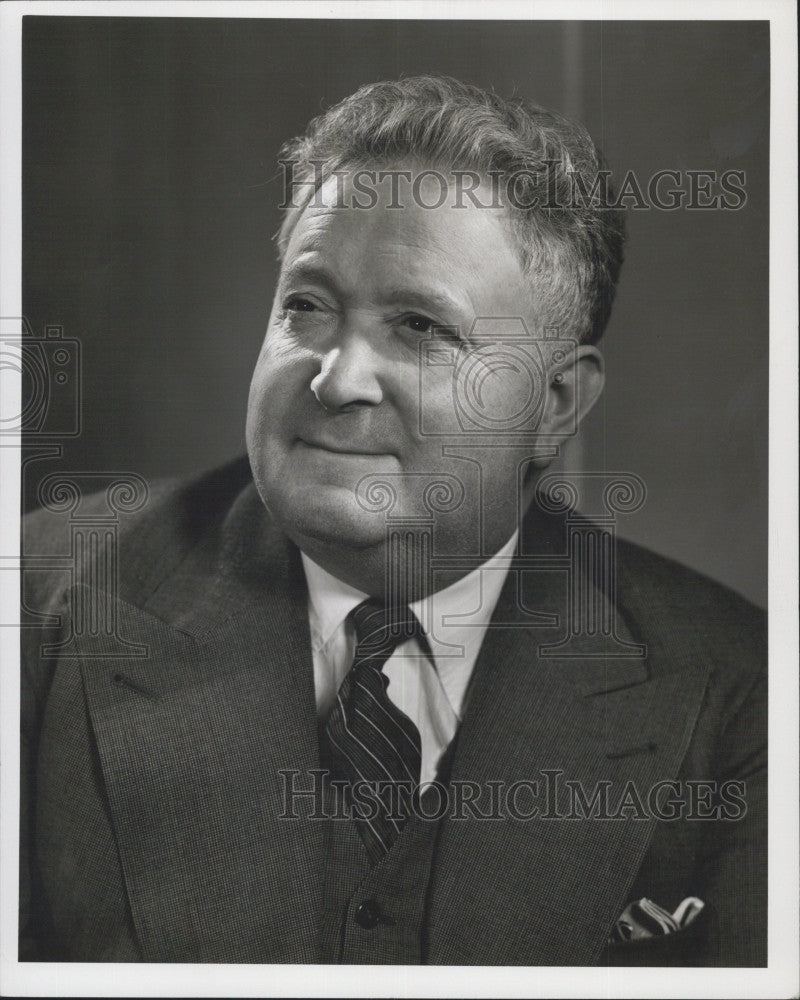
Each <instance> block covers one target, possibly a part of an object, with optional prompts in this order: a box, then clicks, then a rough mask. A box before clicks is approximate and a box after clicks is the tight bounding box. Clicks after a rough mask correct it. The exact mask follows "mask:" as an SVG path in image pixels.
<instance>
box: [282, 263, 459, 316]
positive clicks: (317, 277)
mask: <svg viewBox="0 0 800 1000" xmlns="http://www.w3.org/2000/svg"><path fill="white" fill-rule="evenodd" d="M290 281H309V282H312V283H313V284H316V285H322V286H324V287H325V288H327V289H329V290H330V291H333V292H336V291H338V290H339V283H338V282H337V280H336V278H335V276H334V275H333V273H332V272H331V271H329V270H328V268H326V267H325V266H324V265H320V264H311V263H303V262H302V261H297V262H296V263H294V264H290V265H289V266H288V267H287V268H286V269H285V270H284V271H283V273H282V275H281V278H280V283H281V285H286V284H287V283H288V282H290ZM381 299H382V301H384V302H385V303H386V304H387V305H391V306H400V305H405V306H415V307H416V308H418V309H434V310H441V311H443V312H448V313H452V312H456V313H464V312H468V310H469V306H468V304H467V303H466V302H459V300H458V299H456V298H455V297H454V296H453V295H451V294H450V293H449V292H447V291H445V290H444V289H436V288H429V287H427V286H425V285H408V286H400V285H396V286H394V287H393V288H390V289H389V290H388V291H387V292H385V293H384V294H383V295H382V296H381Z"/></svg>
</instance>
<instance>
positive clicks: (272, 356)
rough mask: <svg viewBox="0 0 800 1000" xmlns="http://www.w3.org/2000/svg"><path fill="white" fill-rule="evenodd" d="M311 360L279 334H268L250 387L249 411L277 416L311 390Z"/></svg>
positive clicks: (312, 368) (273, 332)
mask: <svg viewBox="0 0 800 1000" xmlns="http://www.w3.org/2000/svg"><path fill="white" fill-rule="evenodd" d="M315 364H316V363H315V361H314V358H313V356H312V355H311V354H310V353H309V352H308V351H306V350H303V349H301V348H300V347H299V346H298V344H297V343H296V341H295V340H293V339H292V338H291V337H288V336H286V334H285V333H284V332H283V331H282V330H280V329H275V330H270V331H269V333H268V334H267V336H266V339H265V340H264V345H263V347H262V348H261V353H260V354H259V356H258V361H257V362H256V366H255V369H254V371H253V378H252V381H251V383H250V396H249V401H248V419H249V414H250V411H252V410H253V409H258V410H259V411H261V412H262V414H280V413H283V412H285V411H286V409H287V408H288V407H289V404H290V403H292V402H293V401H295V400H297V398H298V397H299V396H300V395H302V394H303V393H304V392H305V391H306V390H307V389H308V387H309V386H310V383H311V380H312V379H313V378H314V374H315V372H316V367H315Z"/></svg>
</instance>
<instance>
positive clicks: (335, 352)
mask: <svg viewBox="0 0 800 1000" xmlns="http://www.w3.org/2000/svg"><path fill="white" fill-rule="evenodd" d="M380 365H381V358H380V355H379V354H378V352H377V350H376V347H375V343H374V331H373V337H370V335H369V332H367V331H364V330H359V329H355V328H350V329H347V330H342V331H340V333H339V335H338V336H337V337H336V341H335V343H334V344H332V345H331V347H330V349H329V350H328V351H327V352H326V354H325V355H324V356H323V358H322V363H321V366H320V370H319V372H318V374H317V375H315V376H314V378H313V379H312V380H311V391H312V392H313V393H314V395H315V396H316V397H317V400H318V402H319V403H320V404H321V405H322V406H323V407H324V408H325V409H326V410H331V411H342V410H348V409H352V408H353V407H357V406H377V405H378V404H379V403H381V402H382V400H383V389H382V387H381V381H380V377H379V375H380Z"/></svg>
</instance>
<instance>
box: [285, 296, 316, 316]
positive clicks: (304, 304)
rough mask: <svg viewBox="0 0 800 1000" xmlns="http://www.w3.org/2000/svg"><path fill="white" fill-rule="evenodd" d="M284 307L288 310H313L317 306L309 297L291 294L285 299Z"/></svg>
mask: <svg viewBox="0 0 800 1000" xmlns="http://www.w3.org/2000/svg"><path fill="white" fill-rule="evenodd" d="M285 308H286V309H288V310H289V312H313V311H314V310H315V309H316V308H317V307H316V306H315V305H314V303H313V302H312V301H311V299H306V298H303V296H302V295H292V297H291V298H289V299H287V300H286V306H285Z"/></svg>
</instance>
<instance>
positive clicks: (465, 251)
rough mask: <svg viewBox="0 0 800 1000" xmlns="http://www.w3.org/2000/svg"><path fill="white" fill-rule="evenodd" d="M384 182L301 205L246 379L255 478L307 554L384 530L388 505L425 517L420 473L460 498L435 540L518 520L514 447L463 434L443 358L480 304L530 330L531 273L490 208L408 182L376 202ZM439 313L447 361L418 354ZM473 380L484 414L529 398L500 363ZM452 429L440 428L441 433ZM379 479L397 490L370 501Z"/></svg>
mask: <svg viewBox="0 0 800 1000" xmlns="http://www.w3.org/2000/svg"><path fill="white" fill-rule="evenodd" d="M436 190H437V191H438V186H437V189H436ZM423 191H424V188H423ZM389 195H390V193H389V191H388V190H386V191H381V197H380V200H379V202H378V204H377V205H376V206H375V207H374V208H373V209H370V210H362V209H358V208H354V207H352V203H351V202H350V200H349V199H348V198H347V197H346V198H345V199H344V204H345V205H346V206H348V207H335V204H336V193H335V189H334V188H333V187H332V185H328V186H327V187H326V188H323V200H324V201H325V203H326V205H327V206H330V207H314V206H313V205H310V206H309V207H307V208H306V209H305V211H304V212H303V214H302V215H301V217H300V219H299V221H298V223H297V225H296V228H295V229H294V231H293V233H292V236H291V239H290V242H289V245H288V247H287V250H286V254H285V258H284V261H283V266H282V268H281V274H280V280H279V285H278V289H277V293H276V296H275V301H274V304H273V308H272V315H271V317H270V321H269V328H268V331H267V335H266V338H265V341H264V346H263V348H262V351H261V355H260V357H259V359H258V363H257V366H256V369H255V373H254V376H253V382H252V386H251V391H250V400H249V409H248V420H247V439H248V450H249V453H250V459H251V464H252V467H253V471H254V475H255V481H256V484H257V486H258V489H259V492H260V494H261V496H262V498H263V500H264V502H265V503H266V505H267V507H268V508H269V509H270V511H271V512H272V513H273V515H274V516H275V518H276V519H277V520H278V522H279V523H280V524H281V525H282V526H283V527H284V529H285V530H286V531H287V532H288V534H289V535H290V536H291V537H292V538H293V539H294V540H295V541H296V542H298V544H300V545H301V547H302V548H304V549H305V550H306V551H309V553H310V554H312V556H313V555H314V554H315V553H317V552H318V551H319V546H320V545H326V544H329V545H334V546H336V545H339V546H348V547H350V548H355V549H363V548H367V547H371V546H375V545H377V544H379V543H380V542H382V540H383V539H384V537H385V524H386V521H385V519H386V516H387V513H389V514H390V515H391V517H392V518H397V517H411V518H413V517H419V516H423V517H424V516H429V515H428V513H427V512H428V507H426V505H425V503H424V502H423V494H424V492H425V488H426V487H427V486H428V485H429V484H430V483H431V482H432V481H433V480H434V479H435V478H436V475H437V474H446V475H449V476H450V477H455V480H454V479H450V480H448V482H449V483H450V484H451V485H452V484H453V482H454V481H455V482H457V483H460V484H462V485H463V487H464V499H463V502H461V503H460V505H457V507H456V509H455V510H451V511H449V512H447V513H438V514H437V515H436V517H437V521H436V538H435V544H436V550H437V552H440V553H448V552H458V551H465V552H467V551H469V552H473V553H474V552H476V545H478V544H480V545H481V546H482V547H483V548H484V550H486V547H487V546H488V547H489V548H494V549H496V548H499V547H500V546H501V545H502V544H503V542H504V541H505V540H506V539H507V538H508V537H509V535H510V534H511V532H512V531H513V528H514V523H513V520H514V513H515V511H516V497H517V492H518V459H519V451H518V450H513V449H512V450H509V449H507V448H500V447H496V446H495V447H493V446H491V445H490V446H487V445H489V439H487V438H486V437H485V436H483V437H481V436H480V434H479V435H478V436H470V437H469V438H467V437H465V436H464V434H463V433H462V434H459V433H458V422H457V416H456V413H455V406H454V391H453V389H454V380H453V373H454V370H455V368H454V364H453V363H448V359H449V360H450V361H452V362H455V359H456V358H459V357H461V358H463V357H465V353H464V352H469V351H471V350H474V349H473V348H471V347H470V346H469V344H468V340H467V338H468V337H469V335H470V332H471V330H472V328H473V324H474V322H475V320H476V318H479V317H481V318H485V317H523V318H524V319H525V321H526V323H527V325H528V328H529V329H531V330H533V329H534V328H535V316H533V315H532V314H531V304H530V301H529V293H528V283H527V281H526V279H525V276H524V274H523V272H522V268H521V265H520V262H519V259H518V256H517V252H516V249H515V247H514V245H513V243H512V238H511V235H510V233H509V231H508V228H507V221H506V219H505V217H504V215H503V213H502V212H501V210H496V209H491V210H490V209H484V208H480V207H478V206H475V205H474V204H469V203H467V205H466V206H465V207H462V208H459V209H454V208H453V207H452V204H453V202H452V199H448V201H447V202H446V203H445V204H444V205H443V206H442V207H441V208H439V209H435V210H431V209H427V208H425V207H423V206H422V205H420V204H417V203H414V202H413V200H412V199H411V198H410V197H408V198H406V199H405V204H404V207H403V208H402V209H397V208H387V204H388V202H389V200H390V197H389ZM434 199H435V195H434ZM434 199H431V198H429V197H428V196H425V199H424V200H426V201H428V203H430V202H431V201H432V200H434ZM490 200H491V195H490V194H486V195H482V196H481V201H482V202H483V203H488V202H489V201H490ZM436 327H444V328H448V329H447V330H442V331H441V332H438V333H437V334H436V336H437V337H438V338H440V342H441V348H442V351H441V354H440V357H439V360H444V361H445V363H444V364H440V365H434V366H429V365H427V364H426V362H425V361H424V360H422V361H421V352H420V343H421V341H423V340H426V339H430V337H431V334H432V333H433V332H434V330H435V328H436ZM456 330H457V331H458V333H456V332H454V331H456ZM421 365H422V366H423V367H425V371H424V372H423V373H422V374H423V375H424V378H423V379H422V382H423V383H424V390H423V391H422V398H421V372H420V368H421ZM478 367H482V363H479V365H478ZM474 376H475V372H474V370H473V377H474ZM478 381H479V383H480V386H479V390H480V403H481V407H482V409H483V412H484V413H488V414H489V415H491V413H492V412H493V411H496V412H497V413H498V414H508V413H509V412H520V411H524V408H525V406H526V405H528V402H529V401H528V400H526V399H525V398H524V397H525V396H526V395H527V396H529V395H530V384H529V383H528V382H527V381H526V380H525V379H522V380H520V379H519V378H518V377H512V375H511V374H510V373H509V371H508V370H507V369H506V368H503V367H500V368H499V369H498V370H492V368H491V365H489V366H485V371H484V372H483V375H482V376H481V377H480V378H479V380H478ZM476 384H477V383H476ZM514 394H518V395H519V397H520V398H519V399H518V400H515V399H513V396H514ZM510 397H512V398H510ZM448 428H450V429H453V433H452V436H451V437H449V438H448V437H442V436H441V435H440V434H439V433H438V431H439V430H441V429H448ZM431 431H432V432H433V433H431ZM459 443H460V444H461V447H460V448H458V447H457V448H455V449H454V451H455V452H457V453H458V454H457V455H456V454H453V453H451V451H450V449H449V448H448V446H453V445H458V444H459ZM365 477H367V478H365ZM378 481H384V482H386V483H387V484H389V486H390V489H392V490H393V491H394V492H395V493H396V501H395V502H394V505H393V507H392V508H391V510H390V511H387V510H386V509H385V505H383V507H384V509H380V510H376V506H377V507H379V508H380V507H381V506H382V505H381V504H380V503H378V504H377V505H376V504H374V503H373V502H372V501H374V500H375V499H376V498H377V497H379V495H380V494H379V493H377V492H375V491H374V490H373V491H370V490H369V486H370V485H373V486H374V484H376V483H377V482H378ZM383 496H384V497H385V496H386V493H385V492H384V494H383ZM481 507H482V508H483V514H482V512H481ZM481 521H482V522H483V524H484V537H483V539H482V541H481V540H479V539H478V525H479V523H480V522H481Z"/></svg>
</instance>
